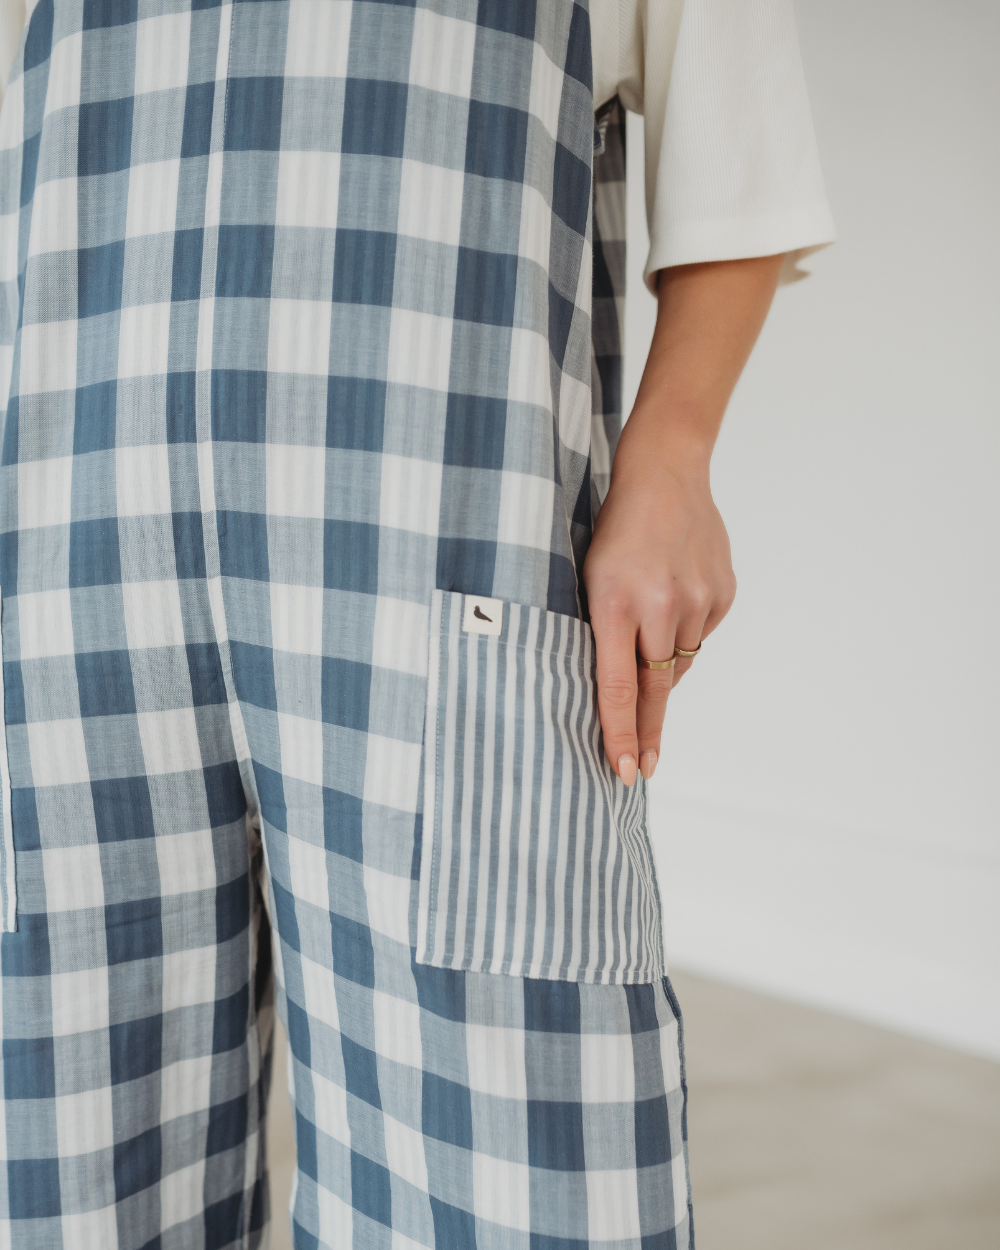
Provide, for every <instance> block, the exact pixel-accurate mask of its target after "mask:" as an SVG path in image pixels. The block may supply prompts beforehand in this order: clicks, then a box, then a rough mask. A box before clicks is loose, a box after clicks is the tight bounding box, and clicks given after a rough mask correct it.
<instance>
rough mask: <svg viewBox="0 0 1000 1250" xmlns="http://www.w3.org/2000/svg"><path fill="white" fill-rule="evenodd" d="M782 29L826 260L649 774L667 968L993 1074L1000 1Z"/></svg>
mask: <svg viewBox="0 0 1000 1250" xmlns="http://www.w3.org/2000/svg"><path fill="white" fill-rule="evenodd" d="M796 13H797V16H798V23H799V33H800V38H801V42H802V50H803V58H804V61H805V66H806V75H807V80H808V82H809V87H810V97H811V101H812V107H813V114H814V118H815V122H816V129H817V133H818V137H819V144H820V153H821V156H822V159H823V165H824V171H825V175H826V180H827V187H828V192H829V196H830V200H831V204H832V207H833V212H834V216H835V218H836V221H837V226H838V230H839V234H840V241H839V242H838V243H837V244H835V245H834V246H833V247H832V248H829V249H827V250H826V251H824V252H821V253H820V254H818V255H817V256H815V257H814V258H812V259H811V260H810V261H807V262H806V265H807V266H808V265H811V266H812V268H813V274H812V276H811V277H809V278H808V279H806V280H805V281H803V282H800V283H798V284H796V285H794V286H791V287H787V288H782V289H780V290H779V291H778V294H777V297H776V299H775V304H774V307H773V309H772V312H771V314H770V317H769V320H768V323H767V325H766V327H765V329H764V332H763V335H762V337H761V339H760V342H759V343H758V346H757V348H756V350H755V353H754V355H753V357H752V359H751V361H750V364H749V366H748V368H747V370H746V372H745V374H744V377H743V379H742V380H741V382H740V385H739V387H738V389H737V393H736V395H735V396H734V399H733V402H732V404H731V406H730V410H729V414H728V416H727V418H726V423H725V426H724V430H723V434H722V438H721V440H720V443H719V447H718V451H717V454H716V461H715V471H714V487H715V492H716V496H717V499H718V502H719V505H720V507H721V509H722V512H723V515H724V517H725V518H726V521H727V524H728V526H729V529H730V533H731V536H732V541H733V549H734V559H735V566H736V572H737V577H738V579H739V583H740V590H739V595H738V598H737V601H736V606H735V607H734V609H733V611H732V613H731V614H730V616H729V618H728V619H727V620H726V621H725V622H724V623H723V625H722V626H721V627H720V629H719V630H718V631H717V633H716V634H715V635H713V637H712V638H711V640H710V641H709V642H708V643H706V646H705V650H704V653H703V655H702V656H701V657H700V658H699V660H698V662H697V664H696V665H695V667H694V670H693V671H692V672H691V673H690V674H689V675H688V676H687V677H686V678H685V680H684V682H683V683H682V684H681V685H680V687H679V689H678V691H677V692H676V694H675V696H674V697H673V698H672V701H671V706H670V710H669V712H668V726H667V730H666V733H665V739H664V751H663V756H662V758H661V763H660V766H659V770H658V773H657V775H656V778H655V780H654V783H653V825H654V839H655V843H656V849H657V855H658V861H659V870H660V878H661V887H662V890H663V895H664V903H665V907H666V912H667V954H668V958H669V960H670V962H671V963H672V964H676V965H677V966H678V967H684V968H688V969H691V970H694V971H700V972H703V973H708V974H710V975H714V976H718V977H721V978H724V979H728V980H731V981H734V982H738V983H742V984H744V985H748V986H752V987H756V988H759V989H763V990H767V991H771V992H774V993H778V994H780V995H784V996H787V997H791V998H795V999H798V1000H800V1001H805V1002H811V1003H814V1004H816V1005H819V1006H824V1007H829V1008H833V1009H835V1010H841V1011H844V1012H847V1013H850V1014H853V1015H856V1016H859V1017H862V1018H866V1019H869V1020H872V1021H874V1022H878V1023H883V1024H887V1025H889V1026H892V1027H896V1028H899V1029H902V1030H905V1031H909V1032H912V1033H915V1034H920V1035H923V1036H926V1037H929V1038H934V1039H937V1040H940V1041H944V1042H947V1043H951V1044H954V1045H957V1046H960V1047H964V1048H967V1049H970V1050H973V1051H979V1052H982V1053H985V1054H991V1055H994V1056H996V1057H998V1058H1000V839H998V804H997V779H998V777H1000V767H998V762H997V757H998V745H1000V735H998V720H1000V716H998V705H1000V631H998V628H997V626H998V620H1000V617H998V610H997V609H998V602H1000V595H998V588H997V587H998V579H1000V560H998V550H997V547H998V543H997V538H998V533H1000V527H998V511H1000V509H998V497H1000V492H998V486H997V483H998V477H1000V455H998V451H1000V430H998V426H1000V402H998V382H997V374H998V369H997V363H998V360H1000V354H998V353H1000V298H998V291H1000V249H998V245H997V234H998V230H1000V160H998V154H1000V145H998V142H997V130H998V123H1000V77H998V75H997V73H996V53H997V49H998V48H1000V5H997V4H996V3H995V0H839V2H838V3H837V4H831V3H829V0H798V3H797V4H796ZM630 125H632V126H633V130H632V132H631V137H632V143H631V146H630V156H629V159H630V171H629V182H630V187H629V190H630V195H629V214H630V216H629V240H630V249H631V255H630V279H629V281H630V294H629V302H628V309H627V331H626V332H627V336H628V354H627V359H626V399H627V401H630V400H631V397H632V396H634V393H635V388H636V386H637V384H638V376H639V371H640V370H641V367H642V361H643V359H644V357H645V353H646V349H647V347H648V342H649V336H650V334H651V332H652V322H653V316H654V312H655V306H654V303H653V300H652V299H651V298H650V296H649V295H648V294H647V293H646V291H645V290H644V289H643V288H642V286H641V282H640V280H639V274H640V271H641V267H642V263H643V261H644V259H645V247H646V233H645V221H644V216H643V207H642V194H641V182H642V149H641V143H640V142H639V139H640V136H641V131H640V129H639V128H641V125H642V122H641V119H639V118H631V119H630Z"/></svg>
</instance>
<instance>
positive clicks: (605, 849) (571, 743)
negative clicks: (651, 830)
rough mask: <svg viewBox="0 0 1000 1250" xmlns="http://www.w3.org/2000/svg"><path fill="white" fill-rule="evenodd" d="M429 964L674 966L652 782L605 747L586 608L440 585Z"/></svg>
mask: <svg viewBox="0 0 1000 1250" xmlns="http://www.w3.org/2000/svg"><path fill="white" fill-rule="evenodd" d="M416 958H417V962H418V963H425V964H433V965H436V966H437V967H442V968H452V969H455V970H464V971H472V972H497V973H507V974H508V975H511V976H523V977H541V978H544V979H547V980H559V981H585V982H592V983H599V984H623V983H630V982H640V981H654V980H656V979H657V978H659V977H661V976H662V975H663V973H664V962H663V944H662V937H661V919H660V900H659V891H658V889H657V885H656V875H655V872H654V868H653V858H652V852H651V848H650V843H649V836H648V833H647V828H646V782H645V781H644V780H643V779H642V777H639V779H638V780H637V781H636V783H635V785H633V786H632V787H626V786H624V785H623V784H622V782H621V781H620V780H619V778H618V777H617V776H616V775H615V773H614V772H613V771H612V769H611V766H610V764H609V763H608V761H607V759H606V757H605V755H604V742H603V739H602V736H601V729H600V721H599V720H598V715H597V680H596V656H595V652H594V636H593V632H592V630H591V628H590V626H589V625H588V624H587V623H586V622H584V621H581V620H578V619H577V618H576V617H572V616H564V615H562V614H561V613H557V612H547V611H545V610H544V609H541V608H537V607H525V606H523V605H521V604H517V603H508V602H501V601H500V600H496V599H484V598H481V597H479V596H475V595H463V594H459V593H455V592H450V591H441V590H436V591H435V592H434V596H433V599H432V603H431V618H430V654H429V663H428V693H427V719H426V724H425V735H424V817H423V835H422V845H421V854H420V882H419V902H418V910H417V953H416Z"/></svg>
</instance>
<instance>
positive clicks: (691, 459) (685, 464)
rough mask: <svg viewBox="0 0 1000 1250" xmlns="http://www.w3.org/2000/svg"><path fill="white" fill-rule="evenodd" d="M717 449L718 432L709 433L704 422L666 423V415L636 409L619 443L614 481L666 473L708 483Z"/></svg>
mask: <svg viewBox="0 0 1000 1250" xmlns="http://www.w3.org/2000/svg"><path fill="white" fill-rule="evenodd" d="M714 447H715V430H707V429H706V428H705V423H704V422H702V421H698V420H697V419H689V420H684V419H678V420H676V421H666V420H664V417H663V414H662V412H656V413H647V412H644V411H642V410H640V409H639V408H635V409H633V411H632V414H631V416H630V417H629V419H628V421H626V423H625V426H624V428H623V430H622V433H621V436H620V438H619V440H618V447H617V449H616V451H615V459H614V464H613V465H612V472H611V476H612V481H613V480H614V479H615V477H616V476H617V477H622V476H628V477H631V476H633V474H635V473H641V474H643V475H646V476H648V475H649V474H650V473H652V474H660V473H662V474H669V475H671V476H673V477H675V478H682V479H685V480H690V481H691V482H692V483H698V482H702V483H704V484H707V483H708V479H709V470H710V466H711V460H712V451H713V450H714Z"/></svg>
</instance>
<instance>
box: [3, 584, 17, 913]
mask: <svg viewBox="0 0 1000 1250" xmlns="http://www.w3.org/2000/svg"><path fill="white" fill-rule="evenodd" d="M3 602H4V601H3V588H2V587H0V821H2V822H3V837H2V838H0V901H2V903H3V927H4V929H6V931H7V932H8V933H14V932H16V930H17V877H16V874H15V871H14V826H13V824H12V821H11V795H10V761H9V760H8V758H7V694H6V690H5V689H4V669H3V617H4V609H3Z"/></svg>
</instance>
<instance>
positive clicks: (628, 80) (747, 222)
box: [591, 0, 837, 290]
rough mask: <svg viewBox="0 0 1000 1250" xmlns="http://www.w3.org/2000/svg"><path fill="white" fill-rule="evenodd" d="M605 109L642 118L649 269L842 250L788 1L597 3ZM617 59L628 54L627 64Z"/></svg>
mask: <svg viewBox="0 0 1000 1250" xmlns="http://www.w3.org/2000/svg"><path fill="white" fill-rule="evenodd" d="M591 21H592V29H593V40H594V102H595V105H597V106H599V105H600V104H601V103H602V102H603V101H604V100H606V99H609V98H610V97H611V96H612V95H614V94H615V92H617V93H618V94H619V95H620V96H621V99H622V102H623V103H624V105H625V107H626V108H628V109H631V110H633V111H635V112H639V113H643V114H644V116H645V149H646V152H645V155H646V216H647V220H648V223H649V236H650V248H649V254H648V257H647V260H646V264H645V267H644V274H645V278H646V282H647V285H648V286H649V287H650V289H651V290H652V289H653V287H654V283H655V274H656V271H657V270H658V269H662V268H665V267H666V266H668V265H683V264H690V263H692V262H695V261H708V260H732V259H737V258H740V257H747V256H768V255H773V254H775V253H778V252H785V253H787V256H786V258H785V264H784V265H783V267H782V272H781V279H780V280H781V282H782V283H787V282H792V281H795V280H797V279H798V278H801V277H805V275H806V272H807V271H804V270H802V269H799V268H798V262H799V261H800V260H801V259H802V258H803V257H804V256H807V255H809V254H810V253H812V252H815V251H818V250H819V248H821V247H825V246H827V245H828V244H830V243H833V242H834V241H835V240H836V237H837V235H836V227H835V225H834V222H833V217H832V215H831V212H830V207H829V204H828V203H827V198H826V191H825V187H824V183H823V174H822V170H821V168H820V163H819V155H818V152H817V147H816V136H815V132H814V128H813V121H812V114H811V111H810V107H809V98H808V95H807V92H806V85H805V77H804V74H803V70H802V58H801V53H800V51H799V42H798V34H797V31H796V27H795V15H794V13H793V10H792V4H791V0H591ZM616 54H617V55H616Z"/></svg>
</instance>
